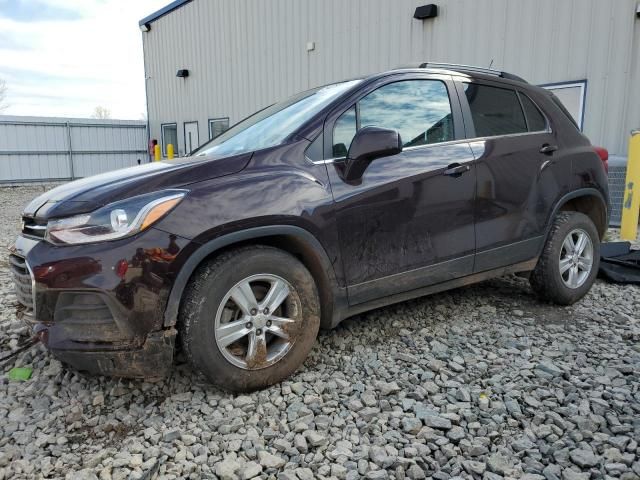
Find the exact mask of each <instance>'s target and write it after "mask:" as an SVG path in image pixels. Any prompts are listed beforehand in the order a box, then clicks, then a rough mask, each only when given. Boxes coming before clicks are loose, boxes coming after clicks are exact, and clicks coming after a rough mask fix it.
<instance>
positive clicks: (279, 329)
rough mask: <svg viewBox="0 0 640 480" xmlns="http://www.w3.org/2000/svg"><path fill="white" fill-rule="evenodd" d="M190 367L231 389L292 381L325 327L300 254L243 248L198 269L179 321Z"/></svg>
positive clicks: (225, 254) (313, 286)
mask: <svg viewBox="0 0 640 480" xmlns="http://www.w3.org/2000/svg"><path fill="white" fill-rule="evenodd" d="M178 322H179V334H180V341H181V343H182V347H183V350H184V352H185V353H186V355H187V358H188V359H189V361H190V363H191V364H192V365H193V367H194V368H195V369H197V370H199V371H200V372H202V373H203V374H204V375H205V376H206V377H207V379H209V380H210V381H211V382H212V383H214V384H215V385H217V386H219V387H221V388H223V389H226V390H230V391H234V392H248V391H252V390H257V389H260V388H264V387H267V386H269V385H273V384H275V383H278V382H280V381H282V380H283V379H285V378H287V377H288V376H290V375H291V374H292V373H293V372H295V370H296V369H297V368H298V367H299V366H300V365H301V364H302V363H303V362H304V360H305V358H306V357H307V355H308V354H309V352H310V351H311V348H312V347H313V344H314V342H315V339H316V336H317V334H318V329H319V327H320V300H319V297H318V292H317V289H316V285H315V282H314V280H313V277H312V276H311V274H310V273H309V271H308V270H307V269H306V268H305V266H304V265H303V264H302V263H301V262H300V261H299V260H298V259H296V258H295V257H293V256H291V255H289V254H288V253H286V252H284V251H282V250H278V249H276V248H272V247H267V246H251V247H242V248H238V249H235V250H231V251H228V252H225V253H223V254H221V255H220V256H218V257H216V258H215V259H213V260H211V261H208V262H206V263H204V264H203V265H201V266H200V267H199V268H198V269H197V270H196V272H195V273H194V275H193V277H192V279H191V280H190V283H189V285H188V286H187V289H186V293H185V297H184V299H183V301H182V303H181V306H180V312H179V317H178Z"/></svg>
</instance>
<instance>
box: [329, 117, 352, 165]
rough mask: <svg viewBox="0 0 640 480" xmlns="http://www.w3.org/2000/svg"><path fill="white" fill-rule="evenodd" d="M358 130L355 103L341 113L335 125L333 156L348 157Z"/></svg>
mask: <svg viewBox="0 0 640 480" xmlns="http://www.w3.org/2000/svg"><path fill="white" fill-rule="evenodd" d="M356 131H357V122H356V107H355V105H354V106H353V107H351V108H350V109H349V110H347V111H346V112H344V113H343V114H342V115H340V118H338V120H336V123H335V125H334V126H333V148H332V150H333V158H341V157H346V156H347V152H348V151H349V146H350V145H351V140H353V137H355V135H356Z"/></svg>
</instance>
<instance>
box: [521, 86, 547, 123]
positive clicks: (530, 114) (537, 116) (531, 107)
mask: <svg viewBox="0 0 640 480" xmlns="http://www.w3.org/2000/svg"><path fill="white" fill-rule="evenodd" d="M520 101H521V102H522V106H523V107H524V114H525V116H526V117H527V125H528V127H529V131H530V132H542V131H544V130H546V129H547V119H546V118H545V116H544V114H543V113H542V112H541V111H540V109H539V108H538V107H537V106H536V104H535V103H533V100H531V99H530V98H529V97H528V96H526V95H525V94H524V93H520Z"/></svg>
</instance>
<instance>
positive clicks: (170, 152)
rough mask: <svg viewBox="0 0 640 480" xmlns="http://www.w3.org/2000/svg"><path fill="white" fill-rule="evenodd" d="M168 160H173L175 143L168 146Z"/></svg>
mask: <svg viewBox="0 0 640 480" xmlns="http://www.w3.org/2000/svg"><path fill="white" fill-rule="evenodd" d="M167 158H168V159H169V160H171V159H173V143H170V144H168V145H167Z"/></svg>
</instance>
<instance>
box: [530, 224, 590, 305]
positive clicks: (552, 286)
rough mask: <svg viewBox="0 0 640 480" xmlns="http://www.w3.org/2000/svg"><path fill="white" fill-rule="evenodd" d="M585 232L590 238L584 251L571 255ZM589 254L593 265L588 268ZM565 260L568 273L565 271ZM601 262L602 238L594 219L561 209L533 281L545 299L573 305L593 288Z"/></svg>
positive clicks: (532, 275) (534, 286) (535, 289)
mask: <svg viewBox="0 0 640 480" xmlns="http://www.w3.org/2000/svg"><path fill="white" fill-rule="evenodd" d="M570 234H571V237H569V235H570ZM583 234H584V235H586V237H587V239H588V240H585V242H587V243H585V246H584V249H583V250H582V254H581V255H577V256H574V255H571V254H570V251H575V250H576V249H578V250H579V249H580V248H581V246H582V243H581V242H582V240H581V239H582V238H583V237H582V235H583ZM565 241H566V242H567V243H565ZM576 246H577V248H574V247H576ZM589 248H590V253H589ZM588 253H589V254H588ZM589 256H590V259H591V266H590V268H589V269H588V271H587V268H586V265H587V263H588V262H587V260H588V258H587V257H589ZM561 264H562V269H563V271H564V273H561ZM599 266H600V238H599V236H598V230H597V229H596V226H595V225H594V224H593V221H592V220H591V219H590V218H589V217H588V216H586V215H585V214H583V213H579V212H560V213H559V214H558V216H557V217H556V218H555V220H554V222H553V225H552V227H551V230H550V231H549V235H548V236H547V241H546V243H545V246H544V250H543V251H542V255H541V256H540V258H539V260H538V264H537V265H536V268H535V269H534V270H533V272H532V273H531V276H530V277H529V282H530V284H531V287H532V288H533V290H534V292H536V293H537V294H538V296H539V297H540V298H541V299H543V300H545V301H549V302H553V303H556V304H558V305H572V304H573V303H575V302H577V301H578V300H580V299H581V298H582V297H584V296H585V295H586V294H587V292H588V291H589V290H590V289H591V286H592V285H593V282H594V281H595V279H596V276H597V275H598V268H599ZM576 272H577V273H576Z"/></svg>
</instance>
